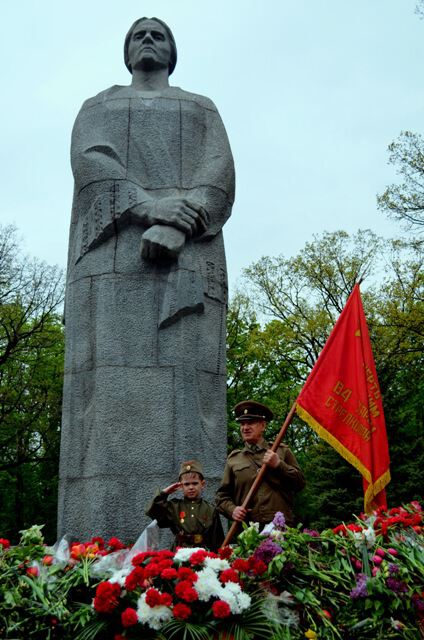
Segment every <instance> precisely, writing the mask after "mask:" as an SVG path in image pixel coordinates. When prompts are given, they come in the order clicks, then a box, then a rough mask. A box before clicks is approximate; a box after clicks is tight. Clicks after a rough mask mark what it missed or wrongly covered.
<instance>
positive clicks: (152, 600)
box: [146, 589, 162, 608]
mask: <svg viewBox="0 0 424 640" xmlns="http://www.w3.org/2000/svg"><path fill="white" fill-rule="evenodd" d="M161 595H162V594H161V593H160V591H158V590H157V589H147V591H146V604H148V605H149V607H152V608H153V607H157V606H158V605H159V604H160V603H161Z"/></svg>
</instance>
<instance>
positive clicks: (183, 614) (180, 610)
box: [172, 602, 191, 620]
mask: <svg viewBox="0 0 424 640" xmlns="http://www.w3.org/2000/svg"><path fill="white" fill-rule="evenodd" d="M172 613H173V615H174V618H178V620H187V618H189V617H190V616H191V609H190V607H189V606H188V605H186V604H184V603H183V602H179V603H178V604H176V605H175V607H174V608H173V610H172Z"/></svg>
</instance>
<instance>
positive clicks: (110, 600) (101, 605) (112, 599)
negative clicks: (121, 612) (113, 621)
mask: <svg viewBox="0 0 424 640" xmlns="http://www.w3.org/2000/svg"><path fill="white" fill-rule="evenodd" d="M120 595H121V587H120V586H119V584H117V583H112V582H101V583H100V584H99V585H98V586H97V589H96V595H95V597H94V602H93V605H94V608H95V610H96V611H98V613H111V612H112V611H113V610H114V609H116V607H117V606H118V604H119V601H118V599H119V596H120Z"/></svg>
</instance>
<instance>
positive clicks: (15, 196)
mask: <svg viewBox="0 0 424 640" xmlns="http://www.w3.org/2000/svg"><path fill="white" fill-rule="evenodd" d="M415 4H416V2H415V0H355V1H354V2H353V1H352V0H349V1H348V0H225V1H224V0H213V1H212V0H211V1H209V0H146V1H143V2H136V1H134V0H120V2H116V1H115V2H110V1H108V0H84V1H82V0H72V2H69V0H68V1H67V2H64V1H63V0H38V1H37V2H36V1H35V0H20V1H19V2H16V3H12V2H7V3H6V2H4V1H3V3H2V5H3V6H2V39H1V43H0V47H1V54H2V55H1V60H2V84H3V91H2V96H3V97H2V100H1V102H0V110H1V115H0V127H1V145H0V164H1V204H0V211H1V221H2V223H15V224H16V226H17V227H18V229H19V232H20V234H21V236H22V237H23V238H24V240H25V248H26V250H27V252H28V253H30V254H32V255H35V256H37V257H39V258H41V259H44V260H46V261H47V262H49V263H57V264H60V265H63V266H65V264H66V253H67V242H68V228H69V219H70V209H71V200H72V188H73V180H72V174H71V170H70V165H69V143H70V134H71V128H72V125H73V121H74V119H75V116H76V114H77V112H78V110H79V108H80V106H81V104H82V102H83V101H84V100H85V99H86V98H88V97H90V96H92V95H95V94H96V93H98V92H99V91H101V90H103V89H105V88H107V87H109V86H111V85H113V84H124V85H125V84H129V83H130V75H129V73H128V71H127V70H126V68H125V66H124V62H123V55H122V49H123V41H124V37H125V34H126V32H127V30H128V28H129V26H130V25H131V24H132V22H133V21H134V20H135V19H136V18H138V17H141V16H143V15H146V16H153V15H154V16H157V17H159V18H162V19H163V20H165V21H166V22H167V23H168V24H169V26H170V27H171V29H172V30H173V33H174V36H175V39H176V42H177V48H178V63H177V68H176V70H175V72H174V74H173V75H172V76H171V84H173V85H176V86H180V87H182V88H183V89H186V90H188V91H193V92H195V93H200V94H204V95H207V96H209V97H210V98H212V100H213V101H214V102H215V104H216V105H217V107H218V109H219V111H220V113H221V116H222V118H223V120H224V123H225V126H226V129H227V132H228V136H229V139H230V142H231V146H232V150H233V154H234V159H235V165H236V173H237V193H236V204H235V206H234V209H233V215H232V218H231V219H230V221H229V222H228V223H227V225H226V226H225V230H224V233H225V239H226V251H227V262H228V267H229V277H230V286H231V288H232V289H234V286H235V284H236V281H237V279H238V278H239V277H240V275H241V272H242V269H243V267H246V266H248V265H249V264H251V263H252V262H253V261H254V260H256V259H258V258H260V257H261V256H262V255H278V254H280V253H283V254H285V255H286V256H290V255H293V254H295V253H297V252H298V251H299V250H300V249H301V248H302V246H303V245H304V244H305V242H307V241H308V240H312V236H313V234H314V233H321V232H322V231H324V230H327V231H333V230H336V229H341V228H342V229H346V230H347V231H350V232H354V231H356V230H357V229H358V228H371V229H372V230H374V231H376V232H380V233H381V234H383V235H386V236H388V237H389V236H392V235H395V234H396V233H398V232H399V231H400V228H399V226H398V225H397V224H396V223H394V222H390V221H388V220H387V219H386V218H385V217H384V216H383V214H381V213H379V212H378V211H377V207H376V194H377V193H378V192H381V191H383V190H384V188H385V186H386V185H387V184H388V183H390V182H392V181H393V179H394V178H395V174H394V171H393V169H392V168H391V167H390V166H388V165H387V159H388V154H387V146H388V144H389V143H390V142H391V141H392V140H393V139H394V138H396V137H397V136H398V135H399V133H400V131H402V130H406V129H409V130H413V131H416V132H422V131H423V129H424V122H423V115H424V113H423V105H424V81H423V74H422V69H423V65H424V21H421V20H419V18H418V17H417V16H416V15H415V14H414V7H415Z"/></svg>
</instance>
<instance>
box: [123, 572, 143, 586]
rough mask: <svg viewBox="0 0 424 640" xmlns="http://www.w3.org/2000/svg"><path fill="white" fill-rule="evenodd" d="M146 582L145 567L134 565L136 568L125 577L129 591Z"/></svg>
mask: <svg viewBox="0 0 424 640" xmlns="http://www.w3.org/2000/svg"><path fill="white" fill-rule="evenodd" d="M143 582H144V569H143V567H134V569H133V570H132V571H131V573H129V574H128V575H127V577H126V578H125V588H126V589H127V591H134V589H135V588H136V587H141V586H142V583H143Z"/></svg>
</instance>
